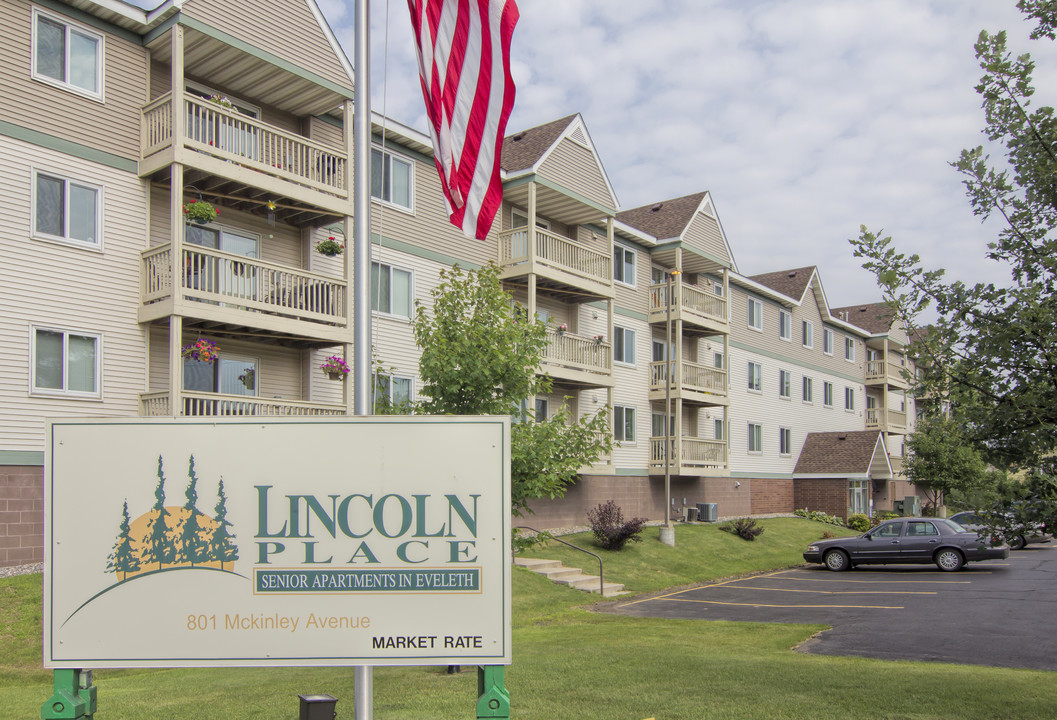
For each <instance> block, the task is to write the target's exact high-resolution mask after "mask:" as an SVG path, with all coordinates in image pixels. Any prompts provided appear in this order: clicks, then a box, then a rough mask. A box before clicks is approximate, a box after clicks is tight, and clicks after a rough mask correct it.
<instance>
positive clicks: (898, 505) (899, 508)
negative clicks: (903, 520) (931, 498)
mask: <svg viewBox="0 0 1057 720" xmlns="http://www.w3.org/2000/svg"><path fill="white" fill-rule="evenodd" d="M892 512H894V513H895V514H897V515H905V514H906V513H904V512H903V501H902V500H893V501H892Z"/></svg>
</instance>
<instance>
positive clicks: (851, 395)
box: [844, 387, 855, 410]
mask: <svg viewBox="0 0 1057 720" xmlns="http://www.w3.org/2000/svg"><path fill="white" fill-rule="evenodd" d="M844 409H845V410H854V409H855V390H853V389H852V388H850V387H846V388H844Z"/></svg>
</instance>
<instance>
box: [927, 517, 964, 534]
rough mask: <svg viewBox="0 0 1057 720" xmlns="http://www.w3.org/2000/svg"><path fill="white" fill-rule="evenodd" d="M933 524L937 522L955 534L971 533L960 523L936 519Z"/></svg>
mask: <svg viewBox="0 0 1057 720" xmlns="http://www.w3.org/2000/svg"><path fill="white" fill-rule="evenodd" d="M933 522H935V523H936V524H937V525H941V526H943V527H945V528H949V529H950V531H951V532H953V533H966V532H969V531H968V530H966V529H965V528H963V527H962V526H961V525H959V524H958V523H956V522H953V521H951V520H944V519H943V518H936V519H935V520H933Z"/></svg>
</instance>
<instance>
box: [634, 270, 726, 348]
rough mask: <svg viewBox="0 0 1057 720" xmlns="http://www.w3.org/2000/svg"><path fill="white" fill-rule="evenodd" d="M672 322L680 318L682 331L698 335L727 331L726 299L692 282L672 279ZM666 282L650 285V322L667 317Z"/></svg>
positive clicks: (665, 319)
mask: <svg viewBox="0 0 1057 720" xmlns="http://www.w3.org/2000/svg"><path fill="white" fill-rule="evenodd" d="M672 296H673V297H672V300H673V302H672V303H671V310H672V322H675V321H676V320H682V321H683V332H684V333H688V334H698V335H715V334H726V333H728V332H730V323H729V321H728V320H727V299H726V298H725V297H723V296H722V295H716V294H715V293H714V292H710V291H709V290H705V289H704V288H700V287H697V286H695V285H687V284H685V283H682V282H673V283H672ZM668 307H669V303H668V285H667V283H661V284H657V285H650V316H649V321H650V322H651V323H664V322H667V321H668Z"/></svg>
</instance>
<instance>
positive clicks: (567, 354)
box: [543, 329, 613, 375]
mask: <svg viewBox="0 0 1057 720" xmlns="http://www.w3.org/2000/svg"><path fill="white" fill-rule="evenodd" d="M543 364H544V366H547V365H557V366H559V367H564V368H570V369H572V370H583V371H584V372H589V373H597V374H599V375H610V374H612V372H613V346H612V344H610V343H608V342H605V341H603V340H596V339H594V338H592V337H585V336H583V335H575V334H573V333H570V332H560V331H558V330H552V329H548V330H547V346H546V348H544V351H543Z"/></svg>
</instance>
